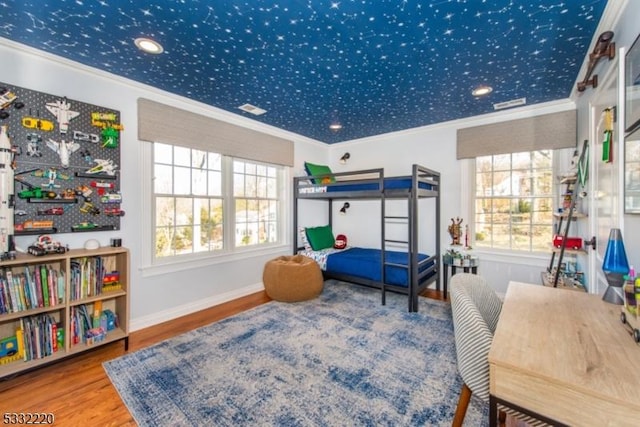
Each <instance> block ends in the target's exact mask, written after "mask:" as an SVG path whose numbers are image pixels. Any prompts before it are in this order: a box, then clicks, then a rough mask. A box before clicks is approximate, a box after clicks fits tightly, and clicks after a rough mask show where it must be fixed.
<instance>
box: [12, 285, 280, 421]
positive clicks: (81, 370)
mask: <svg viewBox="0 0 640 427" xmlns="http://www.w3.org/2000/svg"><path fill="white" fill-rule="evenodd" d="M269 300H270V299H269V297H268V296H267V295H266V293H264V292H259V293H255V294H252V295H249V296H246V297H243V298H240V299H237V300H234V301H230V302H228V303H225V304H221V305H218V306H216V307H212V308H209V309H207V310H203V311H200V312H198V313H194V314H191V315H189V316H185V317H181V318H179V319H176V320H172V321H170V322H166V323H162V324H159V325H155V326H152V327H150V328H146V329H142V330H140V331H136V332H132V333H131V334H130V336H129V351H136V350H140V349H142V348H144V347H147V346H149V345H152V344H155V343H157V342H160V341H162V340H165V339H167V338H171V337H173V336H176V335H179V334H181V333H184V332H187V331H189V330H192V329H195V328H198V327H200V326H204V325H207V324H209V323H211V322H215V321H217V320H220V319H224V318H225V317H229V316H232V315H234V314H236V313H239V312H242V311H245V310H248V309H250V308H253V307H256V306H258V305H260V304H263V303H265V302H268V301H269ZM124 353H125V351H124V343H123V342H122V341H120V342H115V343H112V344H108V345H105V346H103V347H98V348H96V349H95V350H92V351H89V352H87V353H83V354H80V355H78V356H74V357H71V358H69V359H65V360H63V361H60V362H58V363H55V364H52V365H48V366H45V367H42V368H40V369H36V370H33V371H31V372H27V373H24V374H21V375H18V376H15V377H14V378H9V379H4V380H0V416H3V415H4V414H5V413H9V412H14V413H51V414H53V415H54V417H55V425H57V426H82V427H84V426H135V425H136V423H135V422H134V420H133V418H131V415H130V414H129V411H128V410H127V407H126V406H125V405H124V403H122V400H120V396H119V395H118V393H117V392H116V389H115V388H114V387H113V386H112V385H111V381H110V380H109V378H108V377H107V374H106V373H105V371H104V369H103V368H102V362H105V361H107V360H110V359H114V358H116V357H118V356H121V355H123V354H124ZM0 424H4V423H3V420H2V419H0Z"/></svg>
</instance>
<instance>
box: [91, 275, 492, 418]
mask: <svg viewBox="0 0 640 427" xmlns="http://www.w3.org/2000/svg"><path fill="white" fill-rule="evenodd" d="M104 368H105V370H106V371H107V374H108V375H109V378H110V379H111V381H112V382H113V384H114V386H115V387H116V389H117V390H118V392H119V393H120V396H121V397H122V400H123V401H124V403H125V404H126V405H127V408H128V409H129V411H130V412H131V414H132V416H133V417H134V418H135V420H136V421H137V422H138V424H139V425H140V426H450V425H451V420H452V419H453V414H454V411H455V407H456V404H457V400H458V393H459V391H460V386H461V379H460V377H459V375H458V373H457V370H456V359H455V344H454V340H453V329H452V320H451V311H450V307H449V304H447V303H443V302H440V301H433V300H429V299H426V298H421V300H420V312H419V313H408V312H407V298H406V296H403V295H396V294H387V305H386V306H382V305H380V293H379V292H378V291H375V290H372V289H368V288H363V287H360V286H356V285H349V284H345V283H341V282H335V281H328V282H326V283H325V289H324V291H323V293H322V294H321V295H320V297H318V298H317V299H314V300H311V301H306V302H301V303H294V304H288V303H280V302H275V301H273V302H269V303H267V304H264V305H261V306H258V307H256V308H254V309H252V310H249V311H246V312H243V313H240V314H238V315H236V316H233V317H230V318H227V319H225V320H222V321H219V322H216V323H213V324H211V325H208V326H205V327H202V328H200V329H197V330H194V331H191V332H189V333H186V334H183V335H180V336H177V337H175V338H172V339H169V340H167V341H164V342H161V343H159V344H157V345H154V346H151V347H148V348H145V349H143V350H140V351H136V352H133V353H129V354H126V355H124V356H122V357H120V358H118V359H114V360H111V361H108V362H105V363H104ZM487 424H488V405H484V404H483V403H482V402H480V401H478V400H476V399H472V401H471V404H470V405H469V409H468V412H467V417H466V419H465V425H468V426H484V425H487Z"/></svg>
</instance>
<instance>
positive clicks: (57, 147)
mask: <svg viewBox="0 0 640 427" xmlns="http://www.w3.org/2000/svg"><path fill="white" fill-rule="evenodd" d="M47 147H49V148H51V149H52V150H53V151H55V152H56V153H57V154H58V156H60V164H61V165H62V167H63V168H65V169H67V168H68V167H69V157H70V156H71V154H72V153H74V152H76V151H78V149H79V148H80V144H78V143H77V142H66V141H65V140H64V139H61V140H60V141H54V140H53V139H49V140H48V141H47Z"/></svg>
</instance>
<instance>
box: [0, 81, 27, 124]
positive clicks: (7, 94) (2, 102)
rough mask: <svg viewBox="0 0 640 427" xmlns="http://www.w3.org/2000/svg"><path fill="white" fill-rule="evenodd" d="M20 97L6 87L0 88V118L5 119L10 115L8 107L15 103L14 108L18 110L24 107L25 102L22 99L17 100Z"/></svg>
mask: <svg viewBox="0 0 640 427" xmlns="http://www.w3.org/2000/svg"><path fill="white" fill-rule="evenodd" d="M16 99H18V97H17V96H16V94H15V93H13V92H11V91H10V90H9V89H7V88H6V87H1V88H0V119H2V120H4V119H6V118H7V117H9V113H8V112H7V111H5V110H6V108H7V107H9V106H10V105H12V104H13V108H15V109H16V110H19V109H21V108H22V107H24V104H23V103H22V102H20V101H16Z"/></svg>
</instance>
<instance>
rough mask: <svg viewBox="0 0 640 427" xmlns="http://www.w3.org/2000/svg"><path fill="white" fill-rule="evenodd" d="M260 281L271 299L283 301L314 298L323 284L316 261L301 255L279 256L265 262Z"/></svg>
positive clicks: (320, 290)
mask: <svg viewBox="0 0 640 427" xmlns="http://www.w3.org/2000/svg"><path fill="white" fill-rule="evenodd" d="M262 283H264V289H265V291H266V292H267V295H269V297H270V298H271V299H274V300H276V301H283V302H296V301H305V300H309V299H312V298H315V297H317V296H318V295H320V293H321V292H322V287H323V285H324V281H323V279H322V272H321V271H320V267H319V266H318V263H317V262H315V261H314V260H312V259H311V258H309V257H306V256H303V255H292V256H281V257H278V258H275V259H272V260H271V261H269V262H267V263H266V264H265V266H264V271H263V273H262Z"/></svg>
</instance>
